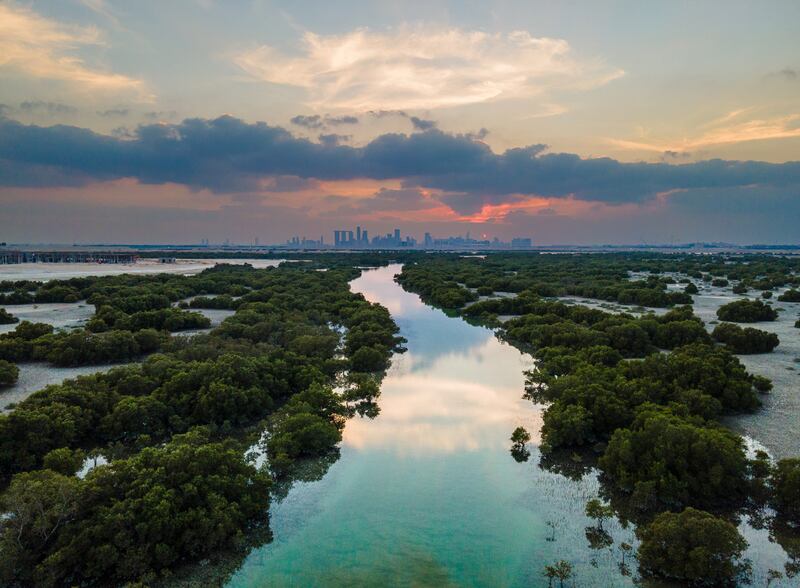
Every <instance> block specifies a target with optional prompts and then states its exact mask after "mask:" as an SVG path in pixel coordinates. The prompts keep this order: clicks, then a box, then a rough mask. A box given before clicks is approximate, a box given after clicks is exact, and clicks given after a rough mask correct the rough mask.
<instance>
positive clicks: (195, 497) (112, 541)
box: [0, 265, 402, 586]
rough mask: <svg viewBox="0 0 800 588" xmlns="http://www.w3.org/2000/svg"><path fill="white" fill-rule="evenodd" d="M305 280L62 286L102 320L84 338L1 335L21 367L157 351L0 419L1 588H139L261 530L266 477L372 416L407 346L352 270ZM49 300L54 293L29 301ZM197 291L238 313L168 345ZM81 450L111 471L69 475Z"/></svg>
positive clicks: (27, 330)
mask: <svg viewBox="0 0 800 588" xmlns="http://www.w3.org/2000/svg"><path fill="white" fill-rule="evenodd" d="M314 269H315V266H311V265H308V266H306V265H303V266H297V265H296V266H290V265H285V266H283V267H281V268H278V269H269V270H255V269H253V268H252V267H250V266H225V265H221V266H217V267H215V268H213V269H209V270H206V271H204V272H203V273H201V274H199V275H197V276H192V277H185V276H158V275H156V276H144V277H142V276H135V277H134V276H116V277H106V278H91V279H90V278H86V279H83V278H81V279H76V280H68V281H67V282H68V284H67V285H65V286H64V287H63V291H64V292H66V291H69V292H76V293H77V294H76V296H78V299H83V298H88V301H89V302H90V303H92V304H94V305H95V307H96V313H95V316H94V318H92V319H91V320H90V321H89V324H88V325H87V328H86V329H76V330H74V331H71V332H54V330H53V328H52V327H50V326H49V325H41V324H32V323H28V322H23V323H21V324H20V325H19V326H18V327H17V328H16V329H15V330H14V331H13V332H11V333H8V334H6V335H4V336H2V338H0V356H2V357H4V358H6V359H7V360H14V361H27V360H31V359H44V360H47V361H49V362H51V363H54V364H56V365H85V364H93V363H107V362H115V361H129V360H131V359H134V358H137V357H139V356H142V355H147V354H149V356H148V357H146V359H144V360H143V361H142V362H141V363H137V364H131V365H126V366H121V367H117V368H114V369H112V370H111V371H110V372H108V373H105V374H95V375H91V376H84V377H79V378H77V379H76V380H70V381H66V382H64V383H63V384H59V385H54V386H49V387H47V388H45V389H44V390H41V391H39V392H36V393H34V394H32V395H31V396H30V397H28V398H27V399H26V400H24V401H22V402H20V403H19V404H18V405H17V406H16V407H15V408H14V410H13V411H11V412H10V413H8V414H4V415H0V476H2V484H3V486H4V487H5V492H4V493H3V495H2V501H3V505H4V511H5V512H7V513H8V514H7V516H6V517H4V518H3V520H2V521H1V522H0V553H2V555H1V556H0V577H1V578H2V581H3V583H4V585H17V586H23V585H32V584H35V585H42V586H56V585H64V584H70V585H78V584H80V585H107V584H108V583H111V584H124V583H126V582H144V583H149V582H152V581H155V580H156V579H157V578H160V577H162V576H165V575H167V574H168V573H169V572H170V570H172V569H173V568H175V567H176V566H178V565H183V564H186V563H191V562H193V561H195V562H196V561H198V560H200V559H202V558H205V557H209V556H214V555H216V554H218V552H219V551H220V550H225V549H236V548H238V547H241V546H243V545H244V544H245V543H247V542H248V541H249V540H250V539H252V538H253V537H254V536H255V537H258V536H259V535H260V532H257V531H259V530H268V517H267V509H268V504H269V487H270V483H271V482H270V479H271V478H272V479H279V478H281V477H284V476H287V475H290V473H291V470H292V467H293V463H294V462H295V461H296V460H298V459H303V458H306V457H314V456H321V455H325V454H328V453H330V452H331V451H332V450H333V449H334V448H335V446H336V444H337V443H338V442H339V441H340V440H341V429H342V427H343V424H344V421H345V419H346V418H348V417H349V416H351V415H353V414H355V413H356V412H358V413H360V414H367V415H374V414H376V413H377V407H376V405H375V403H374V399H375V397H376V396H377V394H378V390H379V387H378V385H377V382H379V381H380V377H381V374H382V371H383V370H384V369H385V368H386V367H387V366H388V362H389V357H390V355H391V354H392V352H394V351H395V350H398V349H401V347H400V345H401V343H402V339H401V338H399V337H398V336H397V332H398V329H397V326H396V325H395V323H394V321H393V320H392V318H391V316H390V315H389V313H388V311H387V310H386V309H385V308H383V307H381V306H379V305H376V304H371V303H369V302H367V301H366V300H365V299H364V298H363V296H361V295H356V294H353V293H352V292H350V290H349V286H348V281H349V280H351V279H353V278H354V277H356V276H357V275H358V273H359V271H358V270H356V269H354V268H352V267H341V266H340V267H336V268H332V269H331V270H330V271H326V272H319V271H314ZM14 288H16V289H17V290H19V291H28V290H30V289H31V286H30V285H20V284H18V283H17V284H14ZM45 290H47V292H48V293H49V294H53V293H60V292H62V289H59V288H57V287H56V286H52V285H51V286H49V287H48V288H43V287H37V289H36V290H35V291H36V293H37V294H36V296H37V297H39V296H42V295H44V291H45ZM15 291H16V290H15ZM201 293H204V294H217V295H221V296H228V297H233V296H236V297H237V302H236V313H235V314H234V315H233V316H231V317H229V318H228V319H226V320H225V321H224V322H223V323H222V324H221V325H220V326H219V327H217V328H216V329H214V330H212V331H211V332H210V333H207V334H199V335H195V336H193V337H191V338H187V337H171V336H170V335H169V331H170V330H176V329H178V328H187V327H191V328H197V327H201V326H202V327H205V326H207V325H208V322H207V319H205V317H203V316H202V315H198V314H195V313H191V312H186V311H184V310H180V309H176V308H174V307H172V304H173V303H175V302H178V301H180V300H183V299H186V298H188V297H190V296H193V295H196V294H201ZM53 296H55V294H53ZM62 298H63V297H62ZM155 351H160V352H159V353H154V352H155ZM7 366H10V368H13V369H16V368H15V366H14V365H13V364H12V363H9V362H8V361H6V362H4V364H3V365H2V366H0V367H7ZM335 386H340V387H341V389H342V390H343V391H342V392H335V391H334V387H335ZM250 446H253V447H254V448H255V454H262V455H265V456H266V458H267V464H268V469H266V470H265V469H260V468H258V467H256V464H255V462H254V457H253V455H254V454H253V450H252V449H250V450H249V449H248V447H250ZM87 454H94V455H98V454H101V455H103V456H105V458H106V459H107V460H108V463H107V464H106V465H96V466H95V467H93V468H91V470H90V471H89V472H88V474H86V475H85V477H81V478H78V477H76V476H74V475H73V474H74V473H75V471H76V470H77V469H78V466H79V465H80V462H81V459H82V458H83V456H85V455H87Z"/></svg>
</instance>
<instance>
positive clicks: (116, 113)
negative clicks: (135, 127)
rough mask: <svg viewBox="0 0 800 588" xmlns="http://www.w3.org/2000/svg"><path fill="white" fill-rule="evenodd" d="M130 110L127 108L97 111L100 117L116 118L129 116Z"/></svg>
mask: <svg viewBox="0 0 800 588" xmlns="http://www.w3.org/2000/svg"><path fill="white" fill-rule="evenodd" d="M128 114H130V110H128V109H127V108H111V109H109V110H99V111H97V115H98V116H106V117H114V116H128Z"/></svg>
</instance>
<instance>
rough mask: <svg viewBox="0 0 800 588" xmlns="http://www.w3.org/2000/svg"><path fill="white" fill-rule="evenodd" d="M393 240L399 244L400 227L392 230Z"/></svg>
mask: <svg viewBox="0 0 800 588" xmlns="http://www.w3.org/2000/svg"><path fill="white" fill-rule="evenodd" d="M394 240H395V242H396V243H397V244H398V245H399V244H400V229H395V230H394Z"/></svg>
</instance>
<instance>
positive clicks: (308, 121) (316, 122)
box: [289, 114, 358, 129]
mask: <svg viewBox="0 0 800 588" xmlns="http://www.w3.org/2000/svg"><path fill="white" fill-rule="evenodd" d="M289 122H291V123H292V124H293V125H297V126H298V127H305V128H307V129H326V128H328V127H337V126H339V125H355V124H358V117H355V116H349V115H346V116H330V115H327V114H326V115H325V116H320V115H319V114H311V115H304V114H298V115H297V116H293V117H292V118H291V119H290V121H289Z"/></svg>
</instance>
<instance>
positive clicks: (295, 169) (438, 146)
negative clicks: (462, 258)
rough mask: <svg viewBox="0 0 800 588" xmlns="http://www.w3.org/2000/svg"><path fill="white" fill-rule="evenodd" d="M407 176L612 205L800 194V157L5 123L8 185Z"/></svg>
mask: <svg viewBox="0 0 800 588" xmlns="http://www.w3.org/2000/svg"><path fill="white" fill-rule="evenodd" d="M276 175H287V176H297V177H299V178H305V179H310V178H313V179H320V180H332V179H356V178H371V179H377V180H383V179H390V178H395V179H401V180H403V183H404V186H405V187H406V188H415V187H427V188H436V189H439V190H443V191H446V192H448V193H450V194H448V196H447V197H446V199H445V202H446V203H447V204H448V205H450V206H452V207H453V208H454V209H456V210H459V211H463V212H466V211H470V210H475V209H477V208H480V206H481V205H482V204H485V203H498V202H509V201H513V200H514V199H517V198H519V195H532V194H535V195H539V196H546V197H554V198H562V197H574V198H577V199H581V200H590V201H602V202H607V203H625V202H642V201H646V200H648V199H652V198H653V197H654V196H656V195H657V194H659V193H665V192H671V191H676V190H700V189H706V190H716V191H718V192H719V193H720V194H722V193H723V192H724V191H725V190H728V189H734V188H743V187H747V186H758V187H759V188H763V189H769V190H772V191H775V192H780V193H782V194H786V195H787V197H793V198H798V197H800V196H799V195H800V162H789V163H783V164H772V163H763V162H756V161H722V160H709V161H701V162H697V163H684V164H680V165H675V164H667V163H622V162H619V161H616V160H614V159H609V158H597V159H582V158H581V157H579V156H577V155H572V154H568V153H547V152H546V146H545V145H531V146H528V147H524V148H517V149H509V150H507V151H505V152H504V153H494V152H493V151H492V150H491V149H490V148H489V147H488V146H487V145H486V144H484V143H482V142H480V141H478V140H475V139H474V138H473V137H471V136H469V135H454V134H448V133H444V132H442V131H439V130H429V131H425V132H419V133H413V134H411V135H405V134H385V135H381V136H379V137H377V138H375V139H374V140H372V141H371V142H370V143H368V144H367V145H365V146H363V147H351V146H348V145H342V144H340V143H339V142H332V141H326V142H323V143H317V142H313V141H310V140H307V139H303V138H298V137H295V136H294V135H292V134H291V133H289V132H288V131H286V130H285V129H283V128H281V127H274V126H269V125H267V124H265V123H254V124H248V123H245V122H243V121H241V120H239V119H236V118H233V117H230V116H223V117H220V118H217V119H213V120H206V119H187V120H184V121H183V122H181V123H178V124H151V125H142V126H140V127H138V128H137V129H136V130H135V131H134V133H133V136H132V137H131V138H124V137H122V138H118V137H112V136H108V135H100V134H97V133H94V132H92V131H90V130H87V129H82V128H78V127H74V126H66V125H56V126H52V127H40V126H35V125H23V124H21V123H19V122H17V121H13V120H10V119H0V185H5V186H11V185H15V186H21V185H23V186H24V185H29V186H43V185H63V184H68V185H76V184H80V183H81V182H87V183H88V182H90V181H96V180H112V179H118V178H124V177H131V178H136V179H137V180H139V181H140V182H142V183H145V184H161V183H166V182H175V183H180V184H185V185H187V186H190V187H192V188H195V189H200V188H207V189H210V190H213V191H216V192H237V191H245V190H257V189H258V188H259V186H260V185H261V184H262V183H263V179H264V178H265V177H269V176H276Z"/></svg>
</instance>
